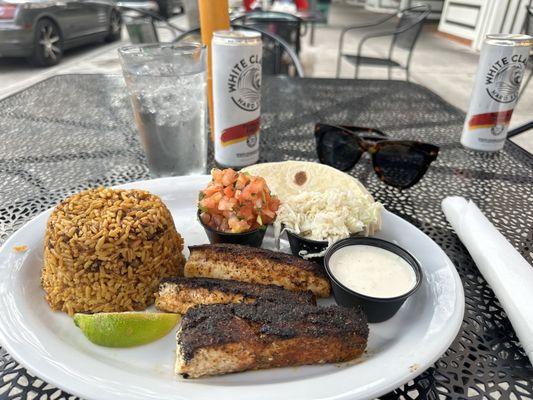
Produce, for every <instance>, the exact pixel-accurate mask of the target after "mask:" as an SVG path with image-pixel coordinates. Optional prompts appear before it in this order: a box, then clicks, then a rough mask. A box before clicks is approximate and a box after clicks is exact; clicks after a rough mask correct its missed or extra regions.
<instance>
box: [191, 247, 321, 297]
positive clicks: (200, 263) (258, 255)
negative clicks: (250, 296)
mask: <svg viewBox="0 0 533 400" xmlns="http://www.w3.org/2000/svg"><path fill="white" fill-rule="evenodd" d="M189 250H190V253H191V255H190V257H189V259H188V260H187V263H186V264H185V268H184V274H185V276H186V277H206V278H218V279H230V280H235V281H241V282H250V283H258V284H262V285H267V284H274V285H278V286H282V287H284V288H285V289H288V290H292V291H307V290H310V291H312V292H313V293H314V294H315V296H317V297H327V296H329V293H330V284H329V280H328V278H327V277H326V274H325V272H324V269H323V268H322V267H321V266H320V265H318V264H316V263H314V262H312V261H307V260H303V259H301V258H299V257H295V256H292V255H290V254H285V253H278V252H275V251H271V250H266V249H260V248H255V247H248V246H241V245H237V244H226V243H224V244H205V245H200V246H189Z"/></svg>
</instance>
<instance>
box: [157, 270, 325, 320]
mask: <svg viewBox="0 0 533 400" xmlns="http://www.w3.org/2000/svg"><path fill="white" fill-rule="evenodd" d="M259 299H260V300H262V301H271V302H285V303H301V304H310V305H315V304H316V302H315V296H314V295H313V293H312V292H309V291H308V292H291V291H289V290H285V289H283V288H281V287H280V286H275V285H254V284H253V283H245V282H237V281H228V280H222V279H211V278H183V277H177V278H170V279H164V280H163V281H161V283H160V285H159V292H158V293H156V299H155V306H156V307H157V309H158V310H161V311H166V312H173V313H179V314H185V313H186V312H187V310H188V309H189V308H191V307H194V306H196V305H199V304H217V303H220V304H227V303H253V302H255V301H257V300H259Z"/></svg>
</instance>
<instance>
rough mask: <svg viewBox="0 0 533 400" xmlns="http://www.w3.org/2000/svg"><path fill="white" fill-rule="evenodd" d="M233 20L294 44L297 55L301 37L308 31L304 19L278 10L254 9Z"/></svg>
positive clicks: (291, 44)
mask: <svg viewBox="0 0 533 400" xmlns="http://www.w3.org/2000/svg"><path fill="white" fill-rule="evenodd" d="M231 22H232V23H239V24H241V25H246V26H253V27H256V28H260V29H262V30H264V31H268V32H270V33H273V34H274V35H277V36H279V37H280V38H282V39H283V40H285V41H286V42H287V43H288V44H289V45H290V46H292V48H293V49H294V51H295V52H296V54H297V55H300V49H301V37H302V36H304V35H305V34H306V32H307V25H306V24H305V21H304V20H303V19H301V18H300V17H298V16H296V15H293V14H288V13H283V12H278V11H252V12H248V13H246V14H244V15H241V16H238V17H236V18H233V19H232V20H231Z"/></svg>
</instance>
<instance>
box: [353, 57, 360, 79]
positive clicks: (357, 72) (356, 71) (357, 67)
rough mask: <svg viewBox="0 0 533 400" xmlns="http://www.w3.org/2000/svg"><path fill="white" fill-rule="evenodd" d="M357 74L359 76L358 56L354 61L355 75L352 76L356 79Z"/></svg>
mask: <svg viewBox="0 0 533 400" xmlns="http://www.w3.org/2000/svg"><path fill="white" fill-rule="evenodd" d="M358 76H359V58H358V59H357V61H356V62H355V75H354V78H355V79H357V77H358Z"/></svg>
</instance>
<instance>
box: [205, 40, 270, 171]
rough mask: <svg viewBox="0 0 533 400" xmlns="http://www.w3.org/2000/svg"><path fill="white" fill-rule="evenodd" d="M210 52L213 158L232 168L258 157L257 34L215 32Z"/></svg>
mask: <svg viewBox="0 0 533 400" xmlns="http://www.w3.org/2000/svg"><path fill="white" fill-rule="evenodd" d="M211 51H212V67H213V109H214V125H215V126H214V147H215V161H216V163H217V164H218V165H219V166H221V167H234V168H241V167H245V166H247V165H251V164H255V163H256V162H257V161H258V160H259V118H260V114H261V59H262V45H261V34H260V33H259V32H254V31H247V30H236V31H228V30H224V31H216V32H214V33H213V41H212V42H211Z"/></svg>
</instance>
